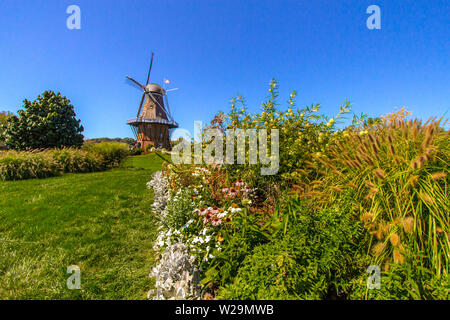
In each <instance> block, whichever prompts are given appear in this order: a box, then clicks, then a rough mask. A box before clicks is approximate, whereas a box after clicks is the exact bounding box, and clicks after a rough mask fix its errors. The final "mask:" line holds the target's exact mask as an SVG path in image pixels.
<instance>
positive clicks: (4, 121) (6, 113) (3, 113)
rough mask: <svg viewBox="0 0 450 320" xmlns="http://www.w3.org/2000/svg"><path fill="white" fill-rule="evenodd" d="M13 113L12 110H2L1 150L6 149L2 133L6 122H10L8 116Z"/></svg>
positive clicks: (0, 125)
mask: <svg viewBox="0 0 450 320" xmlns="http://www.w3.org/2000/svg"><path fill="white" fill-rule="evenodd" d="M10 115H11V113H10V112H7V111H0V150H2V149H5V148H6V145H5V141H4V140H3V138H2V134H3V132H4V131H5V129H4V128H5V127H6V124H7V123H8V117H9V116H10Z"/></svg>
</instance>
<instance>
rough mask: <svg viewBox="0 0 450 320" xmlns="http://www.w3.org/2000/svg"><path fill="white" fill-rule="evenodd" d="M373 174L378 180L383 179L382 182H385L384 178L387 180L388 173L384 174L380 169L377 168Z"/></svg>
mask: <svg viewBox="0 0 450 320" xmlns="http://www.w3.org/2000/svg"><path fill="white" fill-rule="evenodd" d="M373 174H374V175H375V176H376V177H377V178H379V179H381V180H383V179H384V178H386V173H385V172H384V170H383V169H380V168H377V169H375V170H373Z"/></svg>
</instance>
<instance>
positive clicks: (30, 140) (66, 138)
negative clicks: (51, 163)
mask: <svg viewBox="0 0 450 320" xmlns="http://www.w3.org/2000/svg"><path fill="white" fill-rule="evenodd" d="M23 103H24V104H23V110H19V111H18V112H17V113H18V116H15V115H12V116H9V117H8V119H7V124H6V126H3V127H4V132H3V133H2V137H3V140H4V141H5V143H6V145H7V147H8V148H10V149H16V150H26V149H43V148H61V147H71V146H76V147H79V146H81V145H82V144H83V138H84V137H83V135H82V134H81V133H82V132H83V130H84V129H83V126H82V125H81V124H80V120H77V119H76V118H75V116H76V115H75V111H74V107H73V105H71V104H70V100H69V99H67V98H66V97H64V96H62V95H61V94H60V93H55V92H53V91H45V92H44V93H43V94H42V95H40V96H38V98H37V99H36V100H35V101H32V102H31V101H28V100H26V99H25V100H24V102H23ZM0 132H1V130H0Z"/></svg>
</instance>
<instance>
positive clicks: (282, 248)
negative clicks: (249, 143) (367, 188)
mask: <svg viewBox="0 0 450 320" xmlns="http://www.w3.org/2000/svg"><path fill="white" fill-rule="evenodd" d="M286 205H287V206H286V207H285V208H284V209H283V210H282V211H281V212H280V214H279V215H276V216H275V218H274V223H275V225H277V226H278V227H279V228H278V229H279V230H280V231H279V232H278V233H275V234H276V237H275V238H274V239H273V240H272V241H271V242H270V243H268V244H264V245H261V246H258V247H256V248H255V250H254V251H253V253H252V254H251V255H249V256H248V257H247V258H246V259H245V261H244V262H243V263H242V266H241V268H239V271H238V275H237V277H236V278H235V279H234V281H233V282H232V283H231V284H229V285H226V286H225V287H224V288H223V289H222V290H220V291H219V297H220V298H222V299H324V298H344V297H346V295H347V294H348V291H349V285H348V283H349V280H351V279H352V277H353V276H354V274H358V270H359V269H360V267H359V266H358V263H357V261H358V260H357V257H358V255H361V254H362V252H363V249H364V243H365V242H364V241H363V237H362V226H361V224H360V223H359V222H358V221H356V220H355V219H354V218H352V216H351V210H350V209H349V208H345V207H342V208H339V209H337V208H336V209H326V210H322V211H320V212H311V210H310V209H309V208H308V206H306V205H305V203H304V202H302V201H299V199H298V198H293V199H289V200H287V203H286ZM280 220H281V224H279V221H280ZM285 221H288V222H289V223H288V224H284V222H285Z"/></svg>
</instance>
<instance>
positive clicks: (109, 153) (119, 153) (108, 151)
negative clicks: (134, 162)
mask: <svg viewBox="0 0 450 320" xmlns="http://www.w3.org/2000/svg"><path fill="white" fill-rule="evenodd" d="M83 149H86V150H88V151H89V152H92V153H94V154H97V155H98V157H99V158H101V159H102V160H103V164H104V166H105V167H108V166H116V165H119V164H120V162H121V161H122V160H123V159H124V158H125V157H126V156H128V155H129V154H130V151H129V146H128V145H127V144H126V143H121V142H100V143H95V144H85V145H84V146H83Z"/></svg>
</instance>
